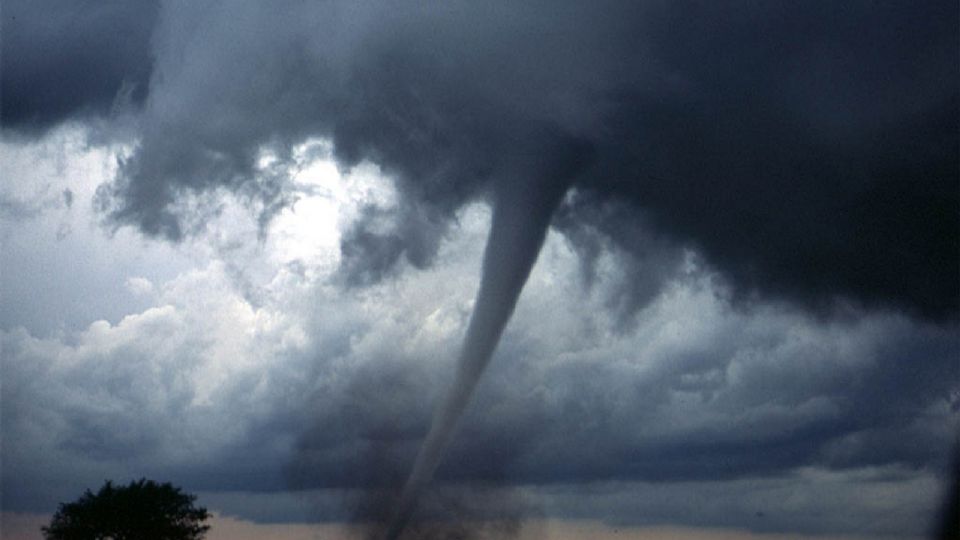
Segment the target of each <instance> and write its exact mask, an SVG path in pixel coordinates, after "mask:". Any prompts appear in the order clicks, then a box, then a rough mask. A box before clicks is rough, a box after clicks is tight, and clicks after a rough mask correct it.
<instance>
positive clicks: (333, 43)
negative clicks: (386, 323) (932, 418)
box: [4, 1, 960, 319]
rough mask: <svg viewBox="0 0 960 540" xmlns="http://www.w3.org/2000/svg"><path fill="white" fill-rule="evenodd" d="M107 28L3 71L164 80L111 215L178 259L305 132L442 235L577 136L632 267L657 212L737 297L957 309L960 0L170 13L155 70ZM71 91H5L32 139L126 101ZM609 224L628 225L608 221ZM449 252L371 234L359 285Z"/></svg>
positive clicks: (585, 203) (594, 206)
mask: <svg viewBox="0 0 960 540" xmlns="http://www.w3.org/2000/svg"><path fill="white" fill-rule="evenodd" d="M125 5H126V4H125ZM104 9H105V8H104ZM19 11H27V13H26V14H24V15H20V16H21V17H27V18H28V19H29V18H30V17H36V16H37V15H36V14H35V13H34V12H33V11H32V10H27V9H26V8H25V7H22V6H21V7H16V6H14V8H11V9H7V10H5V12H6V13H5V17H12V16H14V15H16V13H17V12H19ZM141 11H144V12H145V14H143V15H140V12H141ZM81 12H83V13H87V12H85V11H83V10H81ZM55 13H56V14H55V15H53V16H51V18H50V20H51V21H53V22H51V23H50V24H49V26H50V27H56V28H60V27H61V26H62V25H63V24H65V23H63V22H62V21H63V20H68V17H67V14H68V13H72V8H71V10H64V9H61V10H59V11H55ZM93 13H94V12H93V11H90V13H89V14H87V15H84V18H82V19H81V20H82V21H87V20H88V19H89V21H97V25H98V26H95V27H91V26H88V25H85V24H77V25H74V26H70V27H69V28H70V29H71V32H67V33H66V34H61V33H57V34H53V33H40V34H39V36H40V37H33V38H31V37H30V36H32V35H33V34H32V33H31V34H30V36H27V35H20V34H18V33H17V32H18V31H19V30H17V29H18V28H24V29H25V28H27V27H28V26H27V25H23V26H22V27H18V26H14V27H13V28H14V32H13V35H12V37H10V38H9V39H11V40H12V41H14V45H11V47H10V48H9V49H7V50H8V51H11V50H20V49H23V50H24V51H25V54H22V55H20V54H11V53H8V54H5V55H4V58H5V59H10V58H23V59H24V60H22V61H21V60H17V64H16V65H15V66H14V68H11V69H12V71H11V72H12V73H13V75H11V76H5V77H4V81H5V82H4V84H5V85H7V84H10V85H21V86H23V85H26V86H28V87H29V89H30V91H29V92H28V93H26V95H29V96H36V97H35V98H34V97H32V98H30V99H37V100H40V99H41V97H42V96H44V95H47V94H55V95H57V96H60V95H61V92H55V93H54V92H53V89H55V88H56V89H60V88H61V87H63V86H64V85H63V84H61V83H60V82H58V81H52V80H48V79H49V78H50V77H52V76H53V74H57V76H58V77H61V76H62V77H67V76H68V75H69V72H67V71H65V70H63V69H54V68H51V67H49V66H51V65H55V62H63V63H69V65H70V66H71V67H76V66H80V67H83V66H86V64H84V62H82V61H77V60H73V59H72V57H70V56H69V55H66V54H67V52H71V51H82V52H76V53H75V54H78V55H80V54H82V55H89V56H90V58H94V59H97V62H96V64H95V65H93V66H92V67H91V68H89V69H83V70H82V71H81V72H82V73H83V74H90V80H96V81H105V82H104V83H103V84H108V83H109V84H113V85H114V86H116V84H118V81H125V80H132V81H134V82H136V83H137V85H138V86H137V88H141V87H142V83H143V81H144V80H146V79H145V76H144V75H143V73H144V70H145V69H149V68H150V66H153V71H152V72H151V73H152V77H151V79H150V86H149V92H147V94H146V95H147V96H148V97H147V101H146V108H145V112H144V115H143V128H142V139H141V142H140V146H139V147H138V150H137V151H136V152H135V153H134V154H133V156H132V157H130V158H129V159H128V160H127V161H126V162H125V163H124V164H123V166H122V167H121V171H120V174H119V176H118V178H117V180H116V182H115V183H114V184H113V185H112V186H110V187H109V188H108V187H105V188H104V190H103V191H102V194H101V203H102V205H103V208H104V210H105V211H107V212H108V213H109V215H111V216H112V217H113V218H114V219H116V220H118V221H119V222H122V223H134V224H136V225H138V226H140V227H141V228H142V229H143V230H144V231H146V232H148V233H150V234H155V235H162V236H166V237H169V238H174V239H176V238H180V237H181V236H182V235H183V234H184V230H183V228H182V223H181V217H182V212H183V211H184V210H183V209H182V208H181V207H179V206H178V205H177V200H178V199H179V198H180V197H181V196H182V195H183V194H184V193H185V192H190V191H203V190H208V189H212V188H215V187H217V186H222V185H226V186H230V187H233V188H236V189H239V190H241V191H243V190H248V191H249V190H250V186H251V184H255V183H256V181H255V180H254V178H255V177H256V176H257V174H256V158H257V155H258V153H259V152H261V151H262V150H263V149H264V148H272V149H274V150H275V151H277V152H278V153H279V154H280V156H281V158H282V157H283V156H284V149H285V148H288V147H289V145H290V144H291V143H293V142H296V141H299V140H302V139H303V138H305V137H307V136H322V137H328V138H331V139H332V140H333V142H334V146H335V154H336V156H337V158H338V159H339V160H340V161H341V162H342V163H343V164H345V165H350V164H354V163H358V162H359V161H361V160H371V161H373V162H376V163H378V164H380V165H381V166H383V167H384V168H385V170H386V171H387V172H388V173H390V174H392V175H394V176H395V177H396V178H397V180H398V184H399V186H400V189H401V194H402V197H403V198H404V199H406V200H407V201H409V206H410V207H412V208H418V209H420V210H418V211H422V212H425V213H427V214H429V215H430V216H432V217H431V218H430V224H428V225H427V227H428V230H437V227H438V225H437V223H438V222H440V223H442V222H443V221H445V220H448V219H450V217H451V216H452V212H453V210H454V209H456V208H457V207H459V206H460V205H462V204H463V203H464V202H466V201H469V200H473V199H475V198H477V197H479V196H483V195H484V193H486V191H487V189H488V186H489V183H490V182H491V181H493V180H496V179H504V178H508V179H509V180H506V181H510V182H525V181H527V180H526V179H525V175H526V176H535V175H531V174H530V173H531V170H532V169H530V165H531V163H532V162H533V161H536V162H539V163H549V162H551V161H553V162H555V163H561V162H562V160H563V157H562V156H561V155H559V154H558V153H562V152H566V151H567V149H566V147H565V146H564V145H562V144H561V145H556V144H550V143H546V142H545V141H549V140H560V139H568V140H576V141H580V142H579V144H582V145H586V146H588V147H590V148H592V149H593V151H592V155H593V156H594V157H593V160H592V164H591V166H590V169H589V170H588V171H587V172H586V173H585V174H583V175H581V176H580V177H579V178H578V179H577V181H576V185H577V188H578V189H579V190H580V191H581V192H582V193H583V194H584V197H582V198H581V199H580V201H579V204H577V205H575V206H573V207H569V208H567V209H566V213H567V214H568V215H569V216H570V219H569V220H568V221H567V222H566V223H567V225H566V228H567V230H568V232H571V233H573V232H574V230H575V229H577V228H579V227H581V226H591V227H594V228H595V229H596V230H597V231H599V232H600V233H602V236H603V237H606V238H609V239H610V240H611V241H612V242H614V243H616V244H617V245H619V246H621V247H623V248H624V249H625V250H626V251H627V252H633V247H634V246H633V244H632V242H631V238H632V237H633V231H634V230H635V228H636V225H635V224H633V222H632V221H633V220H632V219H631V217H630V216H631V214H637V213H642V214H643V216H645V217H644V220H645V221H644V223H645V224H646V226H649V227H651V228H654V229H655V230H657V231H658V233H657V234H660V235H663V236H664V237H666V238H670V239H672V241H673V242H675V243H679V244H680V245H684V246H688V247H690V248H692V249H695V250H697V251H699V252H701V253H702V254H703V255H705V256H706V258H707V260H708V262H710V263H711V264H712V265H714V266H715V267H716V268H717V269H719V270H721V271H722V272H723V273H724V274H725V276H726V277H727V278H728V279H729V280H730V282H731V283H732V284H733V285H734V287H735V290H736V291H737V294H738V296H739V297H743V298H749V297H751V295H753V294H755V293H759V294H773V295H777V296H780V297H784V298H788V299H791V300H795V301H799V302H800V303H802V304H804V305H806V306H807V307H811V308H815V309H821V310H822V309H824V308H828V309H829V308H831V307H832V306H834V305H835V302H836V301H837V300H838V299H841V300H845V301H854V302H856V303H860V304H863V305H866V306H868V307H886V308H894V309H906V310H909V311H911V312H913V313H917V314H920V315H923V316H927V317H933V318H937V319H942V318H944V317H950V316H952V315H953V314H955V313H956V311H957V304H958V298H960V289H958V281H957V279H956V269H957V261H958V260H960V251H958V250H960V247H958V246H960V242H958V235H957V231H958V218H957V207H958V193H957V191H958V190H957V188H956V186H957V180H958V173H957V162H958V150H957V148H958V135H957V133H958V82H957V81H958V80H960V73H958V64H960V62H958V53H957V48H956V46H955V45H956V39H957V35H958V31H957V25H956V20H957V6H956V5H955V3H953V2H946V1H944V2H927V3H924V4H923V5H921V6H917V5H915V4H914V3H907V2H881V3H873V2H847V3H844V4H842V5H836V4H835V3H832V2H815V3H813V4H810V3H806V4H804V5H802V6H799V5H796V6H795V5H792V4H761V5H757V4H750V3H738V4H734V5H726V6H715V5H712V4H708V3H700V2H681V3H676V2H670V3H660V2H647V3H637V2H626V3H619V2H609V3H604V4H603V5H602V6H585V5H581V4H564V3H562V4H559V5H557V4H555V3H550V4H545V5H541V4H537V3H525V4H524V5H522V6H510V7H504V6H500V7H489V6H477V5H470V4H466V3H448V4H445V5H444V6H443V7H438V8H427V7H424V6H420V5H404V6H402V7H400V6H391V7H390V8H389V9H386V8H384V9H381V7H379V6H375V5H373V4H364V5H362V6H356V5H351V4H322V5H315V4H290V5H286V6H284V7H283V8H279V7H278V8H270V9H267V8H260V7H257V6H240V7H237V6H232V7H230V8H229V9H228V8H227V7H226V6H219V5H216V4H209V5H204V6H190V5H186V4H170V5H168V6H167V7H166V9H165V11H164V14H163V15H162V16H161V17H160V19H159V21H160V24H159V26H156V28H155V31H154V41H153V49H152V52H153V54H154V55H155V57H156V60H155V62H154V63H153V64H151V63H150V62H149V61H146V60H145V59H144V57H145V53H144V52H142V50H143V46H142V43H143V41H142V40H143V39H144V38H143V36H144V35H148V34H150V32H149V31H147V29H148V28H150V26H151V22H152V20H153V19H152V17H151V16H150V15H149V13H152V12H151V11H150V10H138V9H135V8H134V7H130V6H128V7H126V8H124V9H120V8H116V10H114V11H112V12H111V13H115V14H116V17H113V18H110V17H99V16H98V17H96V18H94V17H93ZM134 14H136V15H137V16H133V15H134ZM124 17H130V18H131V21H129V22H123V21H126V19H125V18H124ZM69 20H74V18H69ZM116 21H121V22H116ZM91 24H92V23H91ZM99 25H104V26H106V25H112V26H110V30H112V31H106V28H101V26H99ZM46 27H47V26H44V28H46ZM101 30H103V31H101ZM47 35H56V36H57V44H58V45H57V47H55V48H53V52H52V53H51V52H50V47H49V46H48V44H47V41H45V38H44V36H47ZM18 36H19V37H18ZM91 36H96V39H94V38H93V37H91ZM90 40H93V41H92V44H90V45H89V46H87V45H84V44H85V43H87V41H90ZM115 40H133V41H134V42H135V43H137V44H138V45H137V46H133V47H130V46H121V45H117V44H116V43H114V41H115ZM124 43H125V42H124ZM101 49H102V50H101ZM108 50H109V51H108ZM59 51H64V52H63V53H59ZM117 51H133V52H123V54H122V55H121V56H117V55H118V54H120V53H118V52H117ZM137 51H140V52H137ZM108 52H109V54H108ZM128 56H129V57H128ZM33 57H36V58H37V59H36V60H31V61H29V62H28V61H27V60H26V59H30V58H33ZM84 58H85V56H84ZM11 61H12V60H11ZM24 65H25V66H30V67H31V69H34V68H35V69H36V74H35V75H33V76H30V75H29V73H32V72H29V71H25V69H26V68H23V67H16V66H24ZM94 68H95V69H94ZM78 69H79V68H78ZM5 71H6V70H5ZM40 73H42V74H45V75H44V77H40V76H39V75H37V74H40ZM74 79H76V80H77V81H83V80H86V79H84V78H82V77H81V78H76V77H73V78H70V79H69V80H70V81H73V80H74ZM55 83H56V84H55ZM98 84H99V83H98ZM66 87H67V88H68V89H71V88H75V89H76V91H75V92H74V93H75V94H76V95H75V96H74V97H70V96H71V94H70V93H69V92H67V93H66V94H63V95H64V96H65V97H63V98H58V100H59V99H62V103H61V102H60V101H58V102H57V106H53V105H45V104H41V103H40V102H39V101H38V102H37V103H38V104H37V105H29V106H27V105H22V106H21V105H16V104H17V103H20V102H21V101H24V100H26V99H27V98H26V97H19V96H21V95H22V94H24V93H25V91H20V93H18V91H17V90H12V91H9V92H5V96H6V97H5V99H6V100H7V101H6V102H5V103H7V102H9V103H10V104H11V105H9V107H10V108H11V111H13V112H11V113H9V114H10V118H12V119H13V120H14V123H15V124H16V123H18V122H26V121H27V120H29V119H30V118H32V117H31V116H30V114H34V115H39V114H41V113H40V112H39V111H43V114H44V115H46V116H43V117H39V116H37V118H38V119H37V120H35V121H36V122H41V123H42V122H52V121H54V120H56V119H57V118H60V117H62V116H63V114H65V113H63V112H58V111H61V110H62V111H67V110H74V109H78V108H80V107H83V106H89V107H93V108H96V107H97V106H99V105H97V104H98V103H99V104H103V103H106V100H108V99H113V94H114V93H116V88H114V87H113V86H111V87H110V88H108V89H101V88H99V87H92V86H87V85H84V84H82V83H81V82H76V83H73V82H71V83H70V84H67V85H66ZM88 94H89V95H88ZM31 103H32V102H31ZM58 107H59V109H58ZM101 108H102V107H101ZM30 111H34V112H32V113H31V112H30ZM21 119H22V120H21ZM533 154H536V157H535V158H534V155H533ZM278 181H281V182H282V180H278ZM277 189H281V188H277V186H273V187H272V188H271V189H269V190H266V193H275V192H276V191H277ZM253 192H255V193H260V192H259V191H258V190H256V189H254V190H253ZM271 200H272V199H271ZM280 200H281V201H282V199H280ZM274 202H276V201H274ZM611 204H613V205H616V206H617V207H619V208H621V209H623V210H622V211H621V213H622V214H624V216H623V217H622V218H618V219H616V220H606V221H605V222H604V223H599V224H598V223H595V222H592V221H595V220H591V219H590V216H591V215H592V214H594V213H596V212H604V211H605V210H604V208H605V207H606V206H607V205H611ZM578 214H582V218H583V221H582V222H583V223H585V224H586V225H581V224H580V223H581V221H580V220H579V219H578V217H577V215H578ZM439 230H442V225H439ZM435 237H436V236H435V235H434V234H433V233H428V234H427V236H426V237H424V236H423V232H422V229H421V228H420V227H419V226H417V225H416V223H415V222H414V223H412V224H410V225H408V226H406V227H404V228H403V229H402V230H400V231H398V232H397V233H396V234H395V235H387V236H376V235H370V234H366V233H363V232H362V229H358V231H357V233H356V234H354V235H351V236H349V238H348V240H353V241H354V242H353V245H348V246H345V252H346V253H347V254H348V255H349V256H348V257H347V260H348V261H354V262H355V261H366V262H369V263H370V265H371V267H370V268H369V269H353V270H352V271H354V272H356V274H357V275H358V276H367V277H365V278H363V279H360V281H365V280H367V279H368V278H370V279H375V278H376V277H377V276H380V275H383V274H384V271H385V270H386V269H387V267H388V266H389V265H391V264H393V263H394V262H395V261H398V260H401V258H402V257H401V254H405V255H406V257H407V258H408V259H409V260H411V261H413V262H414V263H415V265H421V264H426V263H428V262H429V260H430V253H431V252H432V248H431V240H430V239H431V238H435ZM425 239H426V243H425V242H424V240H425ZM368 251H369V254H368V255H363V256H361V255H360V254H361V253H366V252H368ZM354 255H356V256H354ZM643 258H644V257H643V253H642V252H640V253H637V257H636V259H637V260H638V261H639V260H642V259H643ZM358 264H361V263H358ZM645 267H646V266H645V265H637V266H636V270H635V273H636V274H638V275H639V274H641V273H643V272H645V270H644V268H645ZM654 273H656V272H654ZM358 279H359V278H358ZM639 289H642V290H638V291H632V292H633V293H635V294H637V295H638V296H639V297H643V296H644V295H645V294H646V293H644V292H643V291H644V290H649V289H650V286H649V285H644V286H640V287H639ZM629 292H630V291H629V290H628V293H629ZM635 304H636V305H642V302H635Z"/></svg>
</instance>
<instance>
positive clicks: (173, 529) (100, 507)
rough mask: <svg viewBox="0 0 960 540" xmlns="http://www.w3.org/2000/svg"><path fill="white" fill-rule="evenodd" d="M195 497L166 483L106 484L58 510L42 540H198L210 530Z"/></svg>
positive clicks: (204, 512) (206, 516)
mask: <svg viewBox="0 0 960 540" xmlns="http://www.w3.org/2000/svg"><path fill="white" fill-rule="evenodd" d="M195 500H196V496H194V495H190V494H186V493H182V492H181V490H180V488H176V487H173V486H172V485H170V484H169V483H164V484H158V483H156V482H154V481H152V480H144V479H140V480H138V481H135V482H130V484H129V485H127V486H121V487H114V485H113V484H112V483H111V482H110V481H107V482H106V483H105V484H104V485H103V487H101V488H100V491H98V492H97V493H96V495H94V494H93V493H91V492H90V490H89V489H88V490H87V491H86V492H85V493H84V494H83V496H81V497H80V498H79V499H77V500H76V501H75V502H72V503H66V504H63V503H61V504H60V508H59V509H58V510H57V513H56V514H54V515H53V519H52V520H51V521H50V525H49V526H47V527H42V528H41V530H42V531H43V536H44V538H46V539H47V540H107V539H110V540H200V539H201V538H203V536H204V534H206V532H207V531H208V530H210V526H209V525H204V524H203V522H204V521H205V520H207V519H209V518H210V513H209V512H207V509H206V508H197V507H194V506H193V501H195Z"/></svg>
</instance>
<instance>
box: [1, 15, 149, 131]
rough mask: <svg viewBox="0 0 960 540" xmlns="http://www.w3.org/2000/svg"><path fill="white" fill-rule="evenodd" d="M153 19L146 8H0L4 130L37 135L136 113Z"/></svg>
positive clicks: (145, 75)
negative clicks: (130, 110) (70, 123)
mask: <svg viewBox="0 0 960 540" xmlns="http://www.w3.org/2000/svg"><path fill="white" fill-rule="evenodd" d="M158 11H159V5H158V2H156V1H154V0H142V1H136V2H122V1H109V2H97V1H87V0H81V1H71V0H44V1H40V2H33V1H30V0H11V1H9V2H4V4H3V15H2V17H3V19H2V22H0V24H2V27H3V32H2V33H0V35H2V40H0V49H2V50H3V55H2V58H0V62H2V64H0V71H2V72H3V77H0V96H2V98H0V104H2V105H0V119H2V122H3V127H4V129H5V130H12V131H14V132H21V133H25V134H38V133H42V132H44V131H46V130H47V129H48V128H50V127H52V126H54V125H56V124H58V123H60V122H63V121H65V120H69V119H72V118H76V117H79V116H83V115H104V114H109V113H111V112H115V111H117V110H122V109H123V108H124V107H129V106H140V105H142V104H143V102H144V100H145V99H146V97H147V93H148V90H149V79H150V73H151V70H152V66H153V59H152V55H151V51H150V36H151V34H152V32H153V28H154V26H155V25H156V22H157V15H158Z"/></svg>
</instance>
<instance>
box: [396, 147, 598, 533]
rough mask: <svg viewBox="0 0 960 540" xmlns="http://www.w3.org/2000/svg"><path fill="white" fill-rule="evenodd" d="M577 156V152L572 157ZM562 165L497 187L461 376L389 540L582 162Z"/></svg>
mask: <svg viewBox="0 0 960 540" xmlns="http://www.w3.org/2000/svg"><path fill="white" fill-rule="evenodd" d="M576 154H577V152H575V151H574V152H570V153H568V154H567V156H568V157H574V156H576ZM563 161H564V162H565V163H563V164H562V165H561V166H560V167H553V168H552V173H551V174H543V173H541V176H540V177H538V178H533V179H530V178H525V179H517V178H513V179H511V180H513V181H510V180H504V181H501V182H498V183H497V184H496V185H495V187H494V189H495V192H494V200H493V219H492V222H491V225H490V234H489V237H488V239H487V245H486V248H485V250H484V254H483V267H482V273H481V279H480V288H479V291H478V292H477V298H476V302H475V304H474V310H473V313H472V315H471V317H470V323H469V325H468V327H467V333H466V336H465V338H464V341H463V345H462V348H461V350H460V356H459V358H458V360H457V364H456V366H457V367H456V375H455V376H454V379H453V383H452V385H451V386H450V388H449V389H448V391H447V393H446V396H445V397H444V399H443V400H442V401H441V402H440V403H439V404H438V406H437V408H436V409H435V411H434V415H433V421H432V423H431V426H430V431H429V433H428V434H427V437H426V439H424V442H423V445H422V446H421V448H420V452H419V454H418V455H417V458H416V461H415V462H414V465H413V469H412V471H411V473H410V476H409V477H408V479H407V482H406V484H405V485H404V487H403V490H402V491H401V494H400V498H399V500H398V503H397V506H396V507H395V510H394V513H393V515H392V518H391V520H390V521H389V522H388V527H387V529H386V535H385V536H384V538H385V539H386V540H396V539H397V538H399V537H400V535H401V534H402V533H403V529H404V527H405V526H406V525H407V522H408V520H409V519H410V516H411V515H412V513H413V511H414V510H415V508H416V504H417V499H418V498H419V496H420V494H421V492H422V491H423V489H424V488H425V487H426V486H427V485H428V484H429V483H430V480H431V479H432V478H433V474H434V472H435V471H436V469H437V467H438V466H439V465H440V462H441V460H442V458H443V455H444V452H445V451H446V448H447V446H448V445H449V443H450V441H451V439H452V438H453V435H454V432H455V430H456V427H457V423H458V420H459V419H460V417H461V416H462V414H463V411H464V409H466V407H467V404H468V403H469V401H470V397H471V395H472V394H473V391H474V389H475V388H476V385H477V382H478V381H479V380H480V376H481V375H482V374H483V371H484V369H485V368H486V367H487V364H489V363H490V358H491V357H492V356H493V351H494V350H495V349H496V347H497V343H498V342H499V341H500V336H501V334H502V333H503V329H504V327H506V324H507V322H508V321H509V320H510V316H511V315H512V314H513V310H514V308H515V307H516V305H517V299H518V298H519V296H520V292H521V291H522V290H523V286H524V284H525V283H526V281H527V277H528V276H529V275H530V270H531V269H532V268H533V265H534V263H535V262H536V260H537V255H538V254H539V252H540V247H541V246H542V245H543V241H544V238H545V237H546V233H547V229H548V228H549V226H550V218H551V216H552V215H553V211H554V210H555V209H556V207H557V205H558V204H559V202H560V200H561V198H562V197H563V194H564V193H565V191H566V189H567V186H568V185H569V179H570V178H571V177H572V176H573V174H574V172H575V171H577V170H579V166H578V164H577V163H571V162H569V161H568V160H563ZM558 168H559V169H563V168H566V169H567V170H557V169H558Z"/></svg>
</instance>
